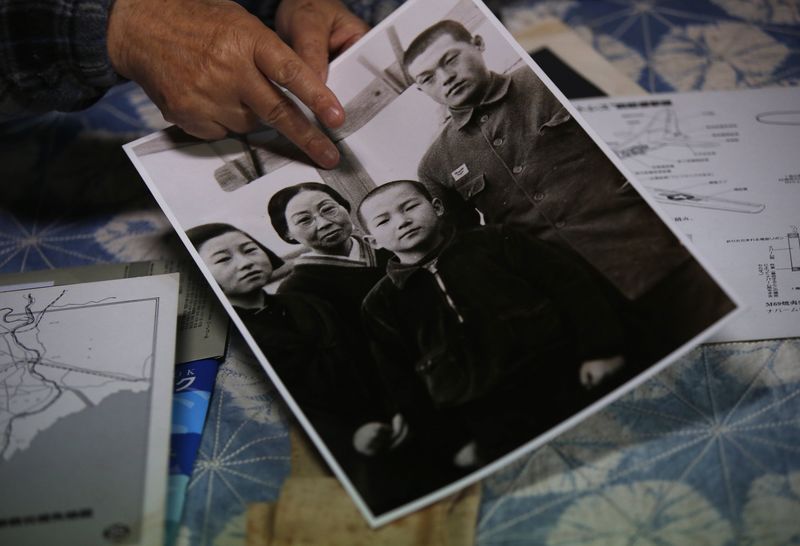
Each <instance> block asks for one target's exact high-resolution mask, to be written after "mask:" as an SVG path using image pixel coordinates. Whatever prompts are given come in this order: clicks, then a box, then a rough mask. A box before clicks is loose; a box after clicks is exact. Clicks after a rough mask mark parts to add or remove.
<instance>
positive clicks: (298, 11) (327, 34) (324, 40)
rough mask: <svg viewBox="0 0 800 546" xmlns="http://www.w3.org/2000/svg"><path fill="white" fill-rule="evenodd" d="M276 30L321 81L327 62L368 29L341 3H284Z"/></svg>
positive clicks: (316, 0)
mask: <svg viewBox="0 0 800 546" xmlns="http://www.w3.org/2000/svg"><path fill="white" fill-rule="evenodd" d="M275 28H276V29H277V31H278V35H279V36H280V37H281V38H283V39H284V40H286V43H288V44H289V45H290V46H292V49H294V51H295V52H296V53H297V55H298V56H299V57H300V58H301V59H303V61H305V63H306V64H307V65H308V66H310V67H311V69H312V70H314V71H315V72H316V73H317V75H318V76H319V78H320V79H321V80H322V81H326V80H327V79H328V59H329V58H330V57H332V56H333V57H335V56H337V55H339V54H340V53H342V52H343V51H345V50H346V49H347V48H349V47H350V46H351V45H353V44H354V43H356V41H358V40H359V39H360V38H361V37H362V36H363V35H364V34H366V33H367V31H368V30H369V26H368V25H367V24H366V23H365V22H364V21H362V20H361V19H359V18H358V17H356V16H355V15H354V14H353V13H352V12H350V11H349V10H348V9H347V8H346V7H345V6H344V5H343V4H342V3H341V2H340V1H339V0H283V1H282V2H281V3H280V5H279V6H278V12H277V13H276V15H275Z"/></svg>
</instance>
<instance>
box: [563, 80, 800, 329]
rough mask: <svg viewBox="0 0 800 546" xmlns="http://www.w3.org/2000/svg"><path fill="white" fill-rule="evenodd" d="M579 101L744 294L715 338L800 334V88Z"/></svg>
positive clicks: (581, 109) (683, 228)
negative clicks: (736, 314) (740, 309)
mask: <svg viewBox="0 0 800 546" xmlns="http://www.w3.org/2000/svg"><path fill="white" fill-rule="evenodd" d="M575 104H576V107H577V109H578V111H579V112H580V113H581V114H583V116H584V117H585V118H586V120H587V121H588V122H589V123H590V124H591V126H592V127H593V128H594V129H595V130H596V131H597V132H598V133H599V134H600V136H601V137H602V138H603V139H604V140H605V141H606V142H607V143H608V144H609V146H611V149H612V150H613V151H614V152H615V153H616V154H617V155H618V156H619V157H620V158H621V159H622V160H623V162H624V163H625V165H626V166H627V167H628V168H629V169H630V170H631V172H632V173H633V175H634V176H636V178H637V180H639V181H640V182H641V183H642V185H643V186H644V187H645V188H646V191H647V192H648V193H649V194H650V195H651V196H652V197H653V198H654V199H655V200H656V201H657V202H658V206H659V207H661V209H662V210H663V211H664V212H665V213H666V214H667V215H669V218H670V220H671V221H672V222H673V223H674V225H675V226H676V227H677V228H678V229H680V230H681V231H683V232H684V233H686V234H687V235H688V236H689V237H690V238H691V239H692V241H693V242H694V244H695V245H696V246H697V248H698V249H699V250H700V251H701V252H702V253H703V255H704V256H706V257H707V258H708V259H709V261H710V262H711V263H712V264H713V265H714V266H716V267H717V270H718V271H719V272H720V274H721V275H723V277H724V278H725V279H726V280H727V281H729V282H730V283H731V286H733V287H734V289H735V290H736V291H737V292H738V293H739V294H740V295H741V296H742V298H743V301H744V303H745V305H747V307H748V308H747V310H746V311H745V312H744V313H742V315H741V317H740V318H739V319H738V320H736V321H735V322H733V323H731V324H729V325H728V326H727V327H725V328H724V329H723V330H721V331H720V332H718V333H717V334H716V335H715V336H714V340H716V341H736V340H754V339H769V338H782V337H797V336H800V234H798V231H800V154H799V153H798V149H800V148H798V146H799V145H800V89H798V88H796V87H783V88H771V89H758V90H740V91H717V92H714V91H711V92H703V93H677V94H672V93H671V94H659V95H650V96H640V97H625V98H616V97H615V98H606V99H583V100H578V101H575Z"/></svg>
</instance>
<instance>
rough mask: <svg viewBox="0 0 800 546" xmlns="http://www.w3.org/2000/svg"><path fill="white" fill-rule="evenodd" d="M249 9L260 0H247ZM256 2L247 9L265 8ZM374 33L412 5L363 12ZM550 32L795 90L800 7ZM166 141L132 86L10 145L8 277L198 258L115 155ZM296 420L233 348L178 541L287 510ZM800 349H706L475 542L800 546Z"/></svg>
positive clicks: (546, 458) (599, 20)
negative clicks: (189, 255) (249, 516)
mask: <svg viewBox="0 0 800 546" xmlns="http://www.w3.org/2000/svg"><path fill="white" fill-rule="evenodd" d="M245 3H246V4H247V3H248V2H245ZM255 3H256V2H255V1H253V2H249V4H253V5H255ZM348 3H349V4H350V5H351V6H352V8H353V9H354V10H355V11H356V12H357V13H359V14H361V15H362V16H363V17H365V18H366V19H367V20H368V21H370V22H371V23H375V22H377V21H378V20H380V19H381V18H383V17H385V16H386V15H387V14H388V13H390V12H391V11H392V10H393V9H394V8H395V7H396V6H397V5H398V4H400V3H401V1H400V0H351V1H350V2H348ZM492 6H493V7H495V8H501V9H502V13H503V15H504V17H505V21H506V23H507V24H508V25H509V26H510V27H511V28H512V29H513V28H514V27H518V26H522V25H526V24H529V23H530V22H531V21H532V20H534V19H535V18H541V17H543V16H555V17H557V18H560V19H562V20H563V21H565V22H566V23H567V24H568V25H569V26H571V27H572V28H574V29H576V30H577V31H578V32H579V33H580V34H581V36H583V37H584V38H585V39H586V40H587V41H589V43H591V44H592V45H593V46H594V47H595V49H597V51H599V52H600V53H601V54H602V55H603V56H605V57H606V58H608V59H609V60H610V61H611V62H612V63H613V64H614V65H615V66H616V67H617V68H619V69H620V70H621V71H622V72H624V73H625V74H627V75H628V76H630V77H631V78H632V79H634V80H635V81H637V82H638V83H639V84H640V85H641V86H642V87H644V88H645V89H647V90H649V91H653V92H657V91H675V90H679V91H683V90H692V89H732V88H741V87H760V86H767V85H793V84H797V83H798V79H799V78H800V4H798V2H796V1H790V0H758V1H750V0H695V1H692V0H663V1H658V2H656V1H655V0H606V1H600V0H593V1H592V0H584V1H570V0H565V1H549V2H524V3H522V4H515V5H511V4H510V3H509V5H505V4H504V3H502V2H493V3H492ZM164 126H165V123H164V121H163V119H161V116H160V115H159V113H158V111H157V110H156V109H155V108H154V106H153V105H152V103H151V102H150V101H149V100H148V99H147V97H146V96H145V95H144V93H143V92H142V91H141V90H140V89H139V88H138V87H136V86H135V85H133V84H127V85H124V86H121V87H118V88H116V89H114V90H112V91H111V92H110V93H109V94H108V95H107V96H106V97H105V98H104V99H103V100H102V101H101V102H100V103H98V104H96V105H95V106H94V107H92V108H91V109H89V110H87V111H85V112H81V113H76V114H55V113H54V114H48V115H45V116H42V117H39V118H36V119H28V120H20V121H16V122H12V123H5V124H3V126H2V130H1V131H0V160H1V161H2V163H1V164H2V166H3V167H2V171H1V172H2V184H1V185H0V272H19V271H27V270H33V269H40V268H54V267H68V266H75V265H86V264H92V263H103V262H120V261H133V260H142V259H158V258H165V257H175V256H176V255H179V254H182V253H183V250H182V249H181V248H180V245H178V244H177V242H176V240H175V237H174V236H173V235H172V234H171V229H170V227H169V224H168V222H167V220H166V219H165V217H164V216H163V214H162V213H161V212H160V211H159V210H158V208H157V207H156V205H155V204H154V202H153V200H152V199H151V198H150V196H149V195H148V193H147V190H146V188H145V186H144V184H143V183H142V182H141V180H140V179H139V176H138V174H137V173H136V171H135V170H134V169H133V167H132V166H131V165H130V163H129V162H128V160H127V158H126V157H125V156H124V154H123V152H122V150H121V148H120V146H121V145H122V144H123V143H125V142H128V141H130V140H133V139H134V138H137V137H139V136H142V135H144V134H147V133H150V132H152V131H154V130H156V129H159V128H162V127H164ZM288 469H289V440H288V428H287V414H286V410H285V409H284V407H283V405H282V404H281V402H280V399H279V397H278V395H277V393H276V392H275V391H274V390H273V388H272V387H271V386H270V384H269V382H268V381H267V379H266V377H265V375H264V373H263V372H262V371H261V370H260V368H259V366H258V364H257V363H256V362H255V360H254V359H253V357H252V356H251V354H250V353H249V351H248V350H247V348H246V347H245V345H244V343H243V342H242V341H241V339H240V338H239V337H238V336H234V339H233V343H232V347H231V351H230V354H229V355H228V357H227V359H226V361H225V363H224V364H223V366H222V367H221V368H220V371H219V376H218V380H217V384H216V389H215V392H214V394H213V396H212V400H211V408H210V411H209V417H208V422H207V424H206V427H205V431H204V433H203V438H202V444H201V446H200V456H199V459H198V461H197V464H196V466H195V470H194V475H193V477H192V479H191V482H190V485H189V495H188V498H187V502H186V510H185V513H184V518H183V524H182V526H181V529H180V537H179V540H180V542H182V543H184V544H192V545H200V544H202V545H207V544H226V545H228V544H231V545H234V544H236V545H238V544H244V532H245V527H244V511H245V508H246V505H247V503H249V502H254V501H269V500H274V499H275V498H276V497H277V494H278V490H279V488H280V485H281V483H282V480H283V479H284V477H285V476H286V474H287V473H288ZM799 516H800V340H797V339H794V340H778V341H770V342H754V343H736V344H725V345H713V346H712V345H707V346H703V347H701V348H699V349H697V350H695V351H694V352H692V353H691V354H689V355H688V356H687V357H685V358H684V359H682V360H681V361H679V362H678V363H676V364H675V365H674V366H672V367H670V368H669V369H668V370H666V371H665V372H663V373H662V374H660V375H658V376H657V377H655V378H654V379H652V380H650V381H649V382H647V383H646V384H645V385H643V386H642V387H641V388H639V389H637V390H635V391H634V392H632V393H630V394H628V395H627V396H625V397H624V398H623V399H621V400H619V401H618V402H616V403H614V404H613V405H611V406H610V407H609V408H607V409H606V410H605V411H603V412H601V413H599V414H597V415H595V416H594V417H592V418H591V419H590V420H588V421H587V422H584V423H582V424H581V425H579V426H577V427H576V428H574V429H573V430H571V431H570V432H568V433H567V434H565V435H563V436H561V437H560V438H558V439H557V440H556V441H553V442H551V443H550V444H548V445H547V446H545V447H543V448H541V449H540V450H538V451H537V452H535V453H534V454H532V455H530V456H528V457H525V458H523V459H521V460H519V461H518V462H516V463H515V464H513V465H512V466H510V467H508V468H506V469H504V470H503V471H501V472H498V473H497V474H495V475H493V476H492V477H490V478H488V479H486V480H485V481H484V482H483V500H482V505H481V511H480V516H479V522H478V528H477V532H478V535H477V536H478V544H481V545H484V546H489V545H492V546H494V545H501V544H502V545H531V544H553V545H555V544H568V545H573V544H576V545H578V544H579V545H593V546H594V545H605V544H610V545H616V544H643V545H644V544H652V545H676V546H677V545H687V544H707V545H710V546H724V545H732V544H752V545H757V546H765V545H767V546H768V545H779V544H780V545H782V544H800V517H799Z"/></svg>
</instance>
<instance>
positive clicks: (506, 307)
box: [357, 180, 626, 466]
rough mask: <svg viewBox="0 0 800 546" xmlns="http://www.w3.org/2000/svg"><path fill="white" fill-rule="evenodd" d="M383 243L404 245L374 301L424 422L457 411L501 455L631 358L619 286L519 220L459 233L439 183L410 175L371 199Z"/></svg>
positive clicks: (414, 421)
mask: <svg viewBox="0 0 800 546" xmlns="http://www.w3.org/2000/svg"><path fill="white" fill-rule="evenodd" d="M357 214H358V218H359V221H360V222H361V224H362V226H363V227H364V229H365V231H366V232H367V233H368V235H367V236H366V239H367V240H368V241H369V242H370V244H372V245H373V246H374V247H375V248H386V249H387V250H390V251H391V252H393V253H394V257H393V258H392V259H390V261H389V264H388V267H387V274H386V276H385V277H384V278H383V279H382V280H381V281H379V282H378V284H377V285H376V286H375V287H374V288H373V289H372V290H371V291H370V293H369V294H368V295H367V297H366V299H365V300H364V304H363V315H364V319H365V323H366V326H367V332H368V335H369V336H370V338H371V339H370V341H371V343H372V347H373V352H374V354H375V357H376V362H377V365H378V366H379V368H380V371H381V373H382V375H383V377H384V379H385V380H386V381H387V385H388V386H390V391H391V392H392V393H394V397H395V402H396V403H397V405H398V407H399V408H400V412H401V413H402V414H403V415H404V416H405V417H406V419H407V420H408V423H409V426H410V429H411V430H412V431H413V430H414V427H415V425H416V426H422V427H423V428H424V426H425V425H424V422H425V419H426V412H429V411H431V410H433V411H436V412H438V414H440V415H441V414H442V413H444V414H446V415H448V416H449V417H450V418H451V420H452V422H453V424H454V426H456V427H464V428H466V430H467V431H468V433H469V437H470V438H471V439H472V441H471V442H470V443H468V444H467V445H466V446H464V449H462V450H460V451H458V453H457V454H454V455H455V462H456V463H457V464H459V465H465V466H472V465H476V464H480V463H482V462H487V461H488V460H489V459H492V458H494V457H497V456H499V455H501V454H503V453H505V452H507V451H508V450H510V449H513V448H514V447H517V446H518V445H520V444H521V443H523V442H524V441H526V440H529V439H531V438H533V437H534V435H536V434H538V433H541V432H544V431H545V430H547V429H548V428H550V427H551V426H553V425H555V424H556V423H557V422H558V421H559V420H560V419H563V418H565V417H566V416H568V415H570V414H571V413H574V412H575V411H577V410H579V409H580V408H581V407H582V405H581V404H580V401H581V398H582V395H581V394H580V392H581V390H582V389H581V388H580V384H581V382H583V383H584V385H585V386H592V385H594V384H597V383H598V382H600V381H601V380H602V378H603V377H604V376H605V375H607V374H610V373H612V372H613V371H616V369H617V368H619V367H620V366H621V365H622V363H623V358H622V356H621V355H622V353H623V351H624V345H625V342H626V339H625V335H626V332H625V328H624V327H623V325H622V322H621V319H620V315H619V310H618V308H617V307H616V302H615V301H614V298H613V294H615V292H614V290H613V289H609V287H607V286H606V285H605V282H604V281H603V280H602V279H601V278H599V277H597V276H596V275H594V273H593V272H592V271H591V269H590V268H588V267H586V266H585V264H584V263H583V262H582V261H581V260H580V259H579V258H577V257H575V256H573V255H572V254H571V253H567V252H565V251H563V250H560V249H557V248H555V247H553V246H551V245H550V244H548V243H545V242H542V241H535V240H532V239H528V238H527V237H525V236H524V235H522V234H520V233H518V232H516V231H515V230H513V229H511V228H508V227H506V226H491V227H489V226H487V227H480V228H475V229H470V230H465V231H459V232H456V231H455V230H453V229H451V228H450V227H449V226H448V224H447V223H446V222H445V221H443V219H442V217H443V214H444V208H443V206H442V203H441V201H439V200H438V199H434V198H432V197H431V195H430V194H429V193H428V191H427V189H426V188H425V186H423V185H422V184H420V183H419V182H415V181H408V180H399V181H394V182H389V183H387V184H384V185H382V186H379V187H377V188H376V189H374V190H373V191H372V192H370V193H369V194H367V195H366V196H365V197H364V199H363V200H362V201H361V203H360V205H359V207H358V211H357Z"/></svg>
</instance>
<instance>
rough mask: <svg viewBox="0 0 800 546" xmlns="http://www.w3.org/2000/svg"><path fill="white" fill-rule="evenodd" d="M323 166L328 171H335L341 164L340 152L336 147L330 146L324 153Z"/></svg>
mask: <svg viewBox="0 0 800 546" xmlns="http://www.w3.org/2000/svg"><path fill="white" fill-rule="evenodd" d="M322 158H323V162H322V166H323V167H325V168H326V169H333V168H334V167H335V166H336V165H338V164H339V150H337V149H336V148H335V147H334V146H329V147H328V148H327V149H326V150H325V151H324V152H323V153H322Z"/></svg>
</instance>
